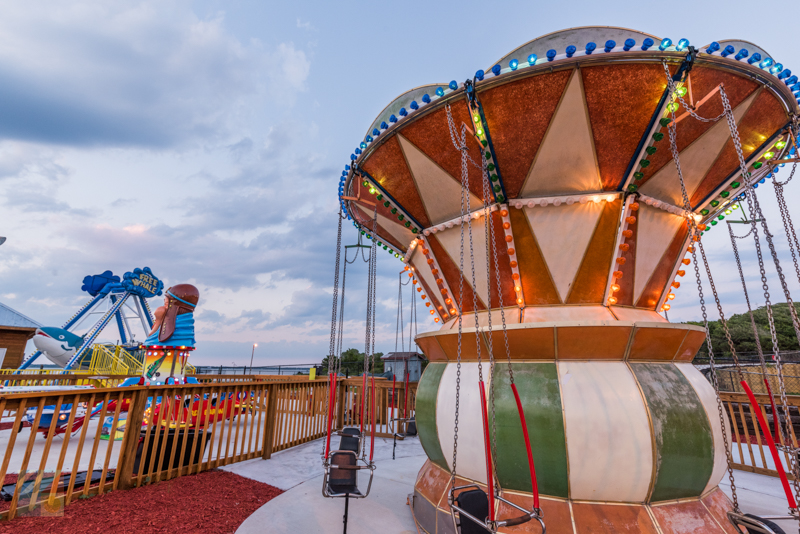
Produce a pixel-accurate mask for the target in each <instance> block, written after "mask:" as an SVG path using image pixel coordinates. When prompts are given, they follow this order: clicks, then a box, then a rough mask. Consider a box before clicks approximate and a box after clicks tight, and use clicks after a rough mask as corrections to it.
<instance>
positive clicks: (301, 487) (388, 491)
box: [223, 437, 426, 534]
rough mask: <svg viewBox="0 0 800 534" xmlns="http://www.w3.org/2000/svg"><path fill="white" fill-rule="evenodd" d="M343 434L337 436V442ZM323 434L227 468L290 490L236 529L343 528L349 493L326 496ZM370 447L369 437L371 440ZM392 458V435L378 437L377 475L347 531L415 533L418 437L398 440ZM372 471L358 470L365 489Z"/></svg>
mask: <svg viewBox="0 0 800 534" xmlns="http://www.w3.org/2000/svg"><path fill="white" fill-rule="evenodd" d="M338 439H339V438H338V437H336V438H335V440H336V442H338ZM322 445H323V443H322V440H318V441H314V442H311V443H307V444H305V445H303V446H300V447H296V448H293V449H289V450H286V451H281V452H279V453H277V454H274V455H273V456H272V458H271V459H270V460H267V461H266V462H265V461H263V460H250V461H248V462H242V463H238V464H233V465H230V466H227V467H224V468H223V469H225V470H227V471H231V472H233V473H236V474H238V475H241V476H244V477H248V478H252V479H253V480H258V481H259V482H264V483H266V484H270V485H272V486H275V487H278V488H281V489H284V490H288V491H286V493H284V494H282V495H280V496H278V497H276V498H274V499H272V500H271V501H269V502H268V503H267V504H265V505H264V506H262V507H261V508H259V509H258V510H257V511H256V512H255V513H254V514H253V515H251V516H250V517H248V518H247V520H246V521H245V522H244V523H242V525H241V526H240V527H239V529H238V530H237V531H236V533H237V534H263V533H264V532H269V533H270V534H273V533H274V534H278V533H287V534H288V533H300V532H302V533H306V532H308V533H311V532H313V533H321V534H322V533H324V534H328V533H330V534H339V533H341V532H342V516H343V514H344V499H325V498H323V497H322V464H321V461H320V453H321V451H322ZM367 447H369V442H367ZM396 456H397V459H396V460H392V440H391V439H383V438H378V439H376V440H375V463H376V465H377V468H376V469H375V478H374V480H373V482H372V490H371V491H370V494H369V497H368V498H366V499H351V500H350V517H349V520H348V525H347V532H348V533H350V534H375V533H380V534H395V533H397V534H412V533H413V534H416V532H417V529H416V527H415V526H414V520H413V519H412V517H411V510H410V508H409V507H408V506H406V502H407V498H408V495H409V494H410V493H413V491H414V481H415V480H416V478H417V473H418V472H419V470H420V469H421V468H422V465H423V464H424V463H425V459H426V456H425V453H424V452H423V450H422V446H420V444H419V439H417V438H412V439H406V440H404V441H398V442H397V454H396ZM368 479H369V475H367V474H366V472H361V473H360V474H359V486H360V487H362V488H363V489H366V486H367V481H368Z"/></svg>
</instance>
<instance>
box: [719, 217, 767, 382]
mask: <svg viewBox="0 0 800 534" xmlns="http://www.w3.org/2000/svg"><path fill="white" fill-rule="evenodd" d="M728 233H729V234H730V235H731V247H732V248H733V256H734V257H735V258H736V267H737V269H738V270H739V279H741V281H742V291H744V300H745V302H747V313H748V314H749V316H750V326H752V328H753V336H754V337H755V338H756V350H757V351H758V361H759V362H760V363H761V374H763V375H764V380H767V364H766V362H765V361H764V351H763V350H762V348H761V338H760V336H759V335H758V327H757V326H756V319H755V316H754V315H753V308H752V307H751V306H750V295H749V294H748V292H747V283H746V282H745V280H744V271H743V270H742V260H741V258H739V247H738V246H737V245H736V240H737V239H744V238H746V237H748V236H749V235H750V234H752V233H753V228H750V231H749V232H747V234H746V235H744V236H742V237H737V236H735V235H734V233H733V226H731V223H730V221H729V222H728Z"/></svg>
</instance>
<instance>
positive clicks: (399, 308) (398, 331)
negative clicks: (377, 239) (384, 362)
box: [394, 271, 414, 352]
mask: <svg viewBox="0 0 800 534" xmlns="http://www.w3.org/2000/svg"><path fill="white" fill-rule="evenodd" d="M404 272H405V271H400V274H398V275H397V278H398V279H399V282H398V286H397V328H396V330H395V332H394V351H395V352H397V341H398V338H399V340H400V348H401V349H402V350H403V351H405V344H404V343H405V342H404V338H405V335H404V334H405V331H406V329H405V326H403V273H404ZM412 291H413V289H412ZM411 297H412V300H413V297H414V293H411Z"/></svg>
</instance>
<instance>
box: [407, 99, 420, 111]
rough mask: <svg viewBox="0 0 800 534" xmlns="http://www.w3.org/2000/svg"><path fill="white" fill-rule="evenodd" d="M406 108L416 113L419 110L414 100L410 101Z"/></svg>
mask: <svg viewBox="0 0 800 534" xmlns="http://www.w3.org/2000/svg"><path fill="white" fill-rule="evenodd" d="M408 107H410V108H411V109H413V110H415V111H416V110H418V109H419V104H417V101H416V100H412V101H411V103H410V104H409V105H408Z"/></svg>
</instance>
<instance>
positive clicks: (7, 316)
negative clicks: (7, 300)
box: [0, 302, 42, 369]
mask: <svg viewBox="0 0 800 534" xmlns="http://www.w3.org/2000/svg"><path fill="white" fill-rule="evenodd" d="M40 326H42V325H40V324H39V323H37V322H36V321H34V320H33V319H31V318H29V317H26V316H24V315H22V314H21V313H19V312H18V311H16V310H13V309H11V308H9V307H8V306H6V305H5V304H3V303H2V302H0V361H2V364H0V367H2V368H3V369H16V368H17V367H19V366H20V364H21V363H22V359H23V358H24V357H25V345H27V344H28V340H29V339H30V338H32V337H33V334H34V333H35V332H36V329H37V328H39V327H40Z"/></svg>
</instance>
